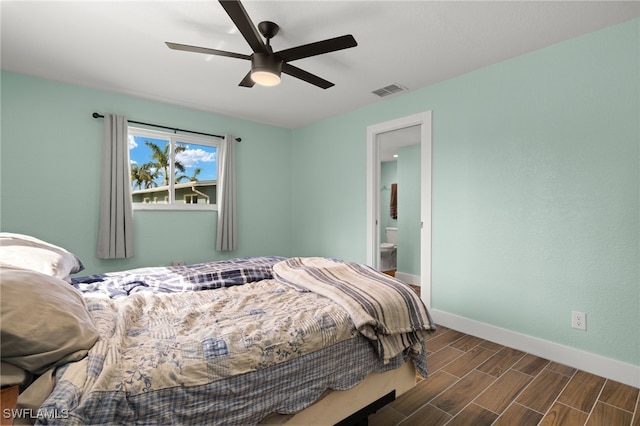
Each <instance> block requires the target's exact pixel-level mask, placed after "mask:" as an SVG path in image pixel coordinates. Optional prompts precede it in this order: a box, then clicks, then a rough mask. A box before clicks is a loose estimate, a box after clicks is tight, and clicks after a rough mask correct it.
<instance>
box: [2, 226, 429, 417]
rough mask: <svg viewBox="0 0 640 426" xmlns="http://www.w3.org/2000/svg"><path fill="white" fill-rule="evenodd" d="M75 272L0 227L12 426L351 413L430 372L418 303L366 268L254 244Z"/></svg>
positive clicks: (58, 253)
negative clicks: (249, 248)
mask: <svg viewBox="0 0 640 426" xmlns="http://www.w3.org/2000/svg"><path fill="white" fill-rule="evenodd" d="M82 269H83V265H82V262H81V260H80V259H79V258H78V257H77V256H75V255H74V254H72V253H70V252H69V251H67V250H65V249H63V248H61V247H57V246H55V245H52V244H48V243H46V242H44V241H41V240H38V239H36V238H34V237H30V236H24V235H20V234H10V233H1V234H0V274H2V276H1V277H0V283H1V285H2V298H1V302H2V322H1V324H2V339H1V342H0V343H1V344H2V353H1V355H2V380H3V383H2V384H3V386H4V385H6V384H11V383H14V384H15V383H17V384H19V386H20V396H19V398H18V405H17V410H16V411H14V412H12V418H13V420H14V421H15V422H16V423H34V422H35V423H37V424H69V425H77V424H184V425H187V424H207V425H216V424H219V425H233V424H237V425H246V424H287V423H288V424H338V423H340V422H342V423H341V424H356V423H358V422H359V421H360V420H362V419H366V415H367V414H368V413H369V412H370V411H375V410H376V409H378V408H380V407H381V406H382V405H384V404H386V403H387V402H389V401H391V400H392V399H393V398H394V397H396V396H398V395H399V394H401V393H403V392H405V391H406V390H408V389H409V388H411V387H412V386H413V385H415V377H416V372H417V373H418V374H420V375H422V376H425V377H426V375H427V366H426V349H425V339H426V336H427V335H428V333H430V332H431V331H433V330H434V329H435V327H434V325H433V322H432V321H431V318H430V316H429V313H428V311H427V309H426V307H425V306H424V304H423V303H422V301H421V300H420V298H419V297H418V296H417V295H416V294H415V292H413V290H412V289H411V288H410V287H409V286H407V285H405V284H404V283H402V282H401V281H398V280H396V279H395V278H393V277H390V276H388V275H385V274H382V273H380V272H378V271H375V270H373V269H372V268H370V267H368V266H365V265H361V264H357V263H352V262H345V261H342V260H339V259H331V258H322V257H293V258H283V257H274V256H264V257H252V258H243V259H231V260H224V261H213V262H206V263H200V264H195V265H187V266H176V267H152V268H139V269H132V270H128V271H120V272H112V273H105V274H100V275H90V276H84V277H75V278H71V275H78V273H79V272H81V271H82ZM3 413H5V411H4V410H3ZM3 415H4V414H3ZM5 417H6V416H5Z"/></svg>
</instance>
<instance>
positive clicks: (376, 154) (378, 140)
mask: <svg viewBox="0 0 640 426" xmlns="http://www.w3.org/2000/svg"><path fill="white" fill-rule="evenodd" d="M416 126H419V132H418V133H419V137H420V141H419V143H420V229H419V232H420V276H419V277H420V278H419V280H420V294H421V297H422V300H423V301H424V302H425V304H426V305H427V307H431V146H432V141H431V111H425V112H421V113H418V114H414V115H410V116H407V117H402V118H398V119H395V120H391V121H386V122H384V123H379V124H375V125H372V126H368V127H367V263H368V264H369V265H370V266H372V267H374V268H376V269H378V267H379V262H380V243H381V240H380V238H381V237H380V235H381V230H380V226H381V217H380V190H381V176H380V175H381V164H382V160H381V158H382V149H383V146H382V144H383V143H384V139H385V137H384V135H385V134H389V132H394V131H398V130H402V129H408V128H411V127H416ZM400 190H401V189H400V188H399V189H398V192H399V194H401V193H400ZM399 196H401V195H399ZM398 214H401V213H398Z"/></svg>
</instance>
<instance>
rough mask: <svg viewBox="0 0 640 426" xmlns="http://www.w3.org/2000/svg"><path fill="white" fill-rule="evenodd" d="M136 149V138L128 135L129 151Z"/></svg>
mask: <svg viewBox="0 0 640 426" xmlns="http://www.w3.org/2000/svg"><path fill="white" fill-rule="evenodd" d="M137 147H138V143H137V142H136V137H135V136H133V135H129V151H131V150H132V149H135V148H137Z"/></svg>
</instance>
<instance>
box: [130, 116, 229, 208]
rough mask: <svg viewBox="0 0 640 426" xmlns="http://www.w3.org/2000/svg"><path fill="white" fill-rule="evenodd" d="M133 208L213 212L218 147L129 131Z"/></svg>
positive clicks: (204, 141) (167, 135)
mask: <svg viewBox="0 0 640 426" xmlns="http://www.w3.org/2000/svg"><path fill="white" fill-rule="evenodd" d="M129 157H130V164H131V198H132V201H133V206H134V209H182V208H185V209H194V208H197V209H211V210H213V209H215V208H216V200H217V183H218V144H217V141H210V140H208V139H204V138H192V137H185V136H182V135H181V136H176V135H173V134H170V133H164V132H156V131H149V130H144V129H136V128H131V127H130V128H129Z"/></svg>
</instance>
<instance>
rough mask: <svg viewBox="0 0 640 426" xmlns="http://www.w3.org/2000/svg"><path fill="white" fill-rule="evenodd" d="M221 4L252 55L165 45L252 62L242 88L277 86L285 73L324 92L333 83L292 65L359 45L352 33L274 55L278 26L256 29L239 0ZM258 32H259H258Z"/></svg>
mask: <svg viewBox="0 0 640 426" xmlns="http://www.w3.org/2000/svg"><path fill="white" fill-rule="evenodd" d="M219 1H220V4H221V5H222V7H223V8H224V10H225V11H226V12H227V14H228V15H229V17H230V18H231V20H232V21H233V23H234V24H235V25H236V27H237V28H238V30H239V31H240V33H241V34H242V36H243V37H244V39H245V40H246V41H247V43H249V46H250V47H251V49H252V50H253V53H252V54H251V55H245V54H242V53H234V52H227V51H224V50H218V49H210V48H207V47H197V46H190V45H186V44H178V43H170V42H166V44H167V46H168V47H169V48H171V49H175V50H183V51H187V52H196V53H205V54H209V55H218V56H228V57H231V58H238V59H246V60H250V61H251V70H250V71H249V72H248V73H247V75H246V76H245V77H244V78H243V79H242V81H241V82H240V84H239V85H240V86H242V87H253V85H254V84H255V83H258V84H260V85H263V86H275V85H277V84H279V83H280V74H281V72H283V73H285V74H288V75H290V76H293V77H296V78H299V79H300V80H303V81H306V82H307V83H311V84H313V85H315V86H318V87H321V88H323V89H328V88H329V87H331V86H333V85H334V84H333V83H331V82H329V81H327V80H325V79H323V78H320V77H318V76H317V75H314V74H311V73H309V72H307V71H304V70H302V69H300V68H298V67H295V66H293V65H291V64H290V63H289V62H290V61H295V60H297V59H303V58H308V57H311V56H316V55H322V54H324V53H330V52H335V51H337V50H342V49H348V48H350V47H355V46H357V45H358V43H357V42H356V40H355V38H353V36H352V35H350V34H349V35H344V36H341V37H335V38H330V39H327V40H322V41H317V42H315V43H309V44H305V45H301V46H297V47H292V48H290V49H284V50H280V51H279V52H274V51H273V49H272V48H271V44H270V40H271V39H272V38H273V37H275V35H276V34H277V33H278V30H279V29H280V27H278V25H277V24H276V23H274V22H271V21H263V22H260V23H259V24H258V27H257V29H256V27H255V25H253V23H252V22H251V18H249V15H248V14H247V11H246V10H245V9H244V7H243V6H242V3H240V1H239V0H219ZM258 30H259V31H260V33H258ZM260 34H262V35H263V36H264V38H265V39H266V43H265V42H263V41H262V38H261V37H260Z"/></svg>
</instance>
